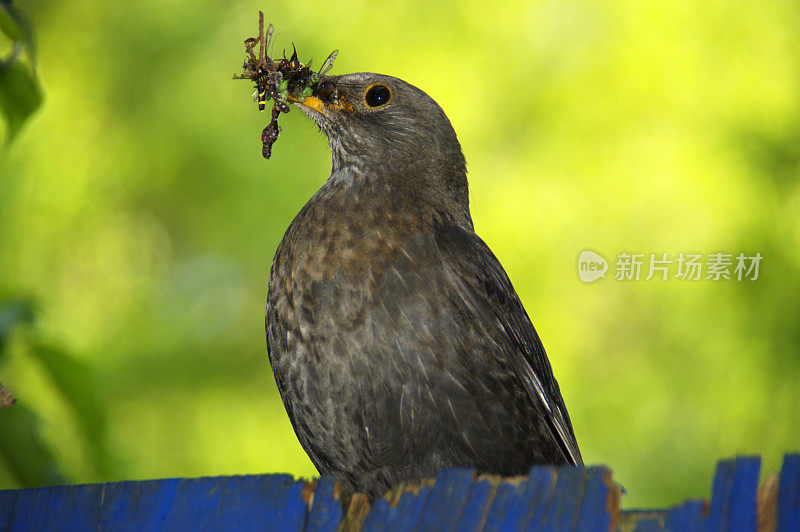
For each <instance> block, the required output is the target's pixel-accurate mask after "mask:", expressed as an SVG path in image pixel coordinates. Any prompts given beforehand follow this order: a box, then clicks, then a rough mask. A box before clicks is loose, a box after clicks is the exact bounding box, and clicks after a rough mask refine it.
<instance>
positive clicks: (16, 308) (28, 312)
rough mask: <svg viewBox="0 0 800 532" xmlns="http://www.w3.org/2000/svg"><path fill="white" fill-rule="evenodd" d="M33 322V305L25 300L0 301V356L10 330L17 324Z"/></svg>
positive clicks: (0, 356)
mask: <svg viewBox="0 0 800 532" xmlns="http://www.w3.org/2000/svg"><path fill="white" fill-rule="evenodd" d="M32 322H33V307H32V305H31V304H30V303H28V302H27V301H22V300H13V299H12V300H6V301H0V358H2V356H3V352H4V351H5V347H6V343H7V342H8V337H9V336H10V335H11V332H12V331H13V330H14V328H16V327H17V326H18V325H20V324H23V323H32Z"/></svg>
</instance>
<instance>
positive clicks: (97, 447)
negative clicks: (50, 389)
mask: <svg viewBox="0 0 800 532" xmlns="http://www.w3.org/2000/svg"><path fill="white" fill-rule="evenodd" d="M30 347H31V353H32V354H33V355H34V356H36V357H37V358H38V359H39V360H40V361H41V362H42V366H43V367H44V368H45V370H46V371H47V373H48V376H49V377H50V379H51V380H52V381H53V383H54V384H55V386H56V388H58V391H59V392H60V393H61V395H62V396H63V397H64V399H65V400H66V401H67V402H68V403H69V404H70V406H71V407H72V409H73V410H74V411H75V414H76V416H77V418H78V422H79V424H80V427H81V432H82V433H83V436H84V438H85V439H86V441H87V442H88V443H89V445H90V448H91V449H90V450H91V453H92V460H93V462H94V465H95V469H96V470H97V472H98V473H99V474H100V475H101V476H103V473H104V472H105V471H106V469H107V464H108V456H107V453H106V449H105V436H106V418H105V411H104V409H103V408H102V406H101V403H100V399H99V397H98V393H97V388H98V386H97V375H96V373H95V372H94V371H93V369H92V367H91V366H89V365H87V364H85V363H83V362H82V361H80V360H77V359H76V358H74V357H73V356H71V355H69V354H68V353H65V352H64V351H62V350H60V349H57V348H55V347H52V346H47V345H42V344H32V345H31V346H30Z"/></svg>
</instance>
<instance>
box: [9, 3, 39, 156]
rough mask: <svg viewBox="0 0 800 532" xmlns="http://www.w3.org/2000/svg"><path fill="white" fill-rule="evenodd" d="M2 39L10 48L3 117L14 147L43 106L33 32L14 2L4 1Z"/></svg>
mask: <svg viewBox="0 0 800 532" xmlns="http://www.w3.org/2000/svg"><path fill="white" fill-rule="evenodd" d="M0 36H2V37H4V40H5V47H6V48H8V50H7V53H6V54H5V55H4V56H0V114H2V115H3V118H4V119H5V123H6V133H5V138H6V144H10V143H11V141H12V140H13V138H14V137H15V136H16V134H17V132H18V131H19V129H20V128H21V127H22V125H23V124H24V123H25V121H26V120H27V119H28V118H29V117H30V115H31V114H32V113H33V112H34V111H35V110H36V109H37V108H38V107H39V105H41V103H42V94H41V89H40V88H39V84H38V82H37V81H36V46H35V40H34V36H33V30H32V29H31V27H30V24H29V23H28V19H27V17H26V16H25V14H24V13H23V12H22V10H21V9H19V8H18V7H17V6H15V5H13V4H12V3H11V0H0ZM0 51H5V50H0ZM23 56H24V58H25V59H26V60H27V61H26V62H23Z"/></svg>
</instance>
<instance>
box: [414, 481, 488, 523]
mask: <svg viewBox="0 0 800 532" xmlns="http://www.w3.org/2000/svg"><path fill="white" fill-rule="evenodd" d="M474 476H475V472H474V471H473V470H472V469H449V470H447V471H443V472H442V473H441V474H440V475H439V477H438V478H437V479H436V485H435V486H434V487H433V489H432V490H431V493H430V495H428V503H427V505H426V506H425V512H424V513H423V515H422V519H421V520H420V522H419V530H421V531H438V530H455V528H456V525H458V521H459V519H460V518H461V514H462V511H463V510H464V506H465V504H466V502H467V495H468V494H469V490H470V487H471V486H472V484H473V479H474Z"/></svg>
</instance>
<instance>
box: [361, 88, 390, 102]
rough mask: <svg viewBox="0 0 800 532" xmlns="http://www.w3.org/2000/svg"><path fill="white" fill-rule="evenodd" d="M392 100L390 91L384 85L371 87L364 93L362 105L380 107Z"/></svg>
mask: <svg viewBox="0 0 800 532" xmlns="http://www.w3.org/2000/svg"><path fill="white" fill-rule="evenodd" d="M391 99H392V91H391V90H389V87H387V86H386V85H372V86H370V88H368V89H367V92H365V93H364V103H366V104H367V107H380V106H381V105H386V104H387V103H389V100H391Z"/></svg>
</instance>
